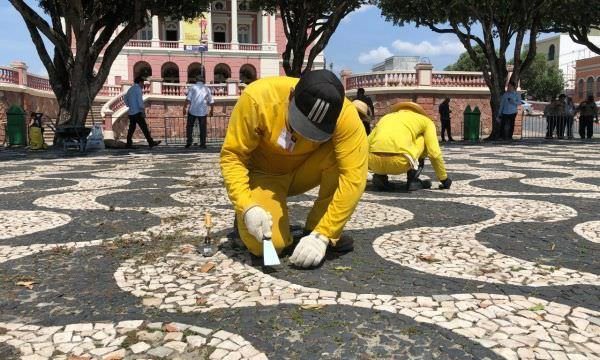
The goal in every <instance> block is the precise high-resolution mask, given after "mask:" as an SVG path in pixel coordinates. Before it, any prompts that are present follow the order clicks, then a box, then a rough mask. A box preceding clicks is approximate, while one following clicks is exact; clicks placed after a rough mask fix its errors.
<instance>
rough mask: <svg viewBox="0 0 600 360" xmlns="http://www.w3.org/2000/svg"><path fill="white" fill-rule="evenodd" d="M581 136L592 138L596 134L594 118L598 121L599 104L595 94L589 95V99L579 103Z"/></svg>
mask: <svg viewBox="0 0 600 360" xmlns="http://www.w3.org/2000/svg"><path fill="white" fill-rule="evenodd" d="M577 110H578V111H579V136H581V138H582V139H586V138H587V139H591V138H592V136H594V120H595V121H596V122H598V106H597V105H596V103H595V102H594V96H593V95H589V96H588V98H587V100H586V101H584V102H582V103H581V104H579V108H578V109H577Z"/></svg>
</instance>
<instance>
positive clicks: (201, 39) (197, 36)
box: [183, 14, 208, 46]
mask: <svg viewBox="0 0 600 360" xmlns="http://www.w3.org/2000/svg"><path fill="white" fill-rule="evenodd" d="M203 15H204V17H199V18H196V19H194V20H192V21H185V22H184V23H183V44H184V45H189V46H194V45H196V46H197V45H201V44H203V43H205V42H206V40H207V39H208V37H207V34H206V26H207V21H206V15H205V14H203Z"/></svg>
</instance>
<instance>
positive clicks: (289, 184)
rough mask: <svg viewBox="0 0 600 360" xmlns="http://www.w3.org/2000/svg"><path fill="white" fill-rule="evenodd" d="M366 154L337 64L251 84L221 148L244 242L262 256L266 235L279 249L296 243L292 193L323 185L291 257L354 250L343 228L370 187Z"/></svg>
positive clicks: (314, 258) (299, 259) (308, 262)
mask: <svg viewBox="0 0 600 360" xmlns="http://www.w3.org/2000/svg"><path fill="white" fill-rule="evenodd" d="M367 156H368V144H367V136H366V134H365V130H364V127H363V124H362V123H361V121H360V118H359V117H358V113H357V111H356V108H355V107H354V106H352V103H351V102H350V100H348V99H346V97H345V96H344V87H343V85H342V83H341V82H340V81H339V79H338V78H337V76H335V74H333V73H332V72H330V71H328V70H315V71H308V72H306V73H305V74H303V75H302V77H301V78H300V79H297V78H291V77H286V76H279V77H270V78H263V79H259V80H256V81H254V82H253V83H252V84H250V85H248V87H246V89H245V90H244V92H243V93H242V95H241V96H240V98H239V100H238V102H237V103H236V105H235V108H234V109H233V112H232V114H231V118H230V121H229V127H228V129H227V134H226V136H225V141H224V143H223V148H222V150H221V172H222V174H223V179H224V181H225V187H226V189H227V193H228V195H229V199H230V200H231V202H232V203H233V206H234V209H235V212H236V218H237V226H238V231H239V234H240V237H241V240H242V242H243V243H244V244H245V245H246V247H247V248H248V250H249V251H250V252H251V253H252V254H254V255H256V256H260V255H262V251H263V250H262V242H263V240H264V239H265V238H270V239H272V241H273V245H275V249H276V250H277V252H279V253H281V252H282V251H283V250H284V249H286V248H292V246H293V239H292V236H291V234H290V228H289V219H288V208H287V197H289V196H294V195H298V194H303V193H305V192H307V191H309V190H310V189H313V188H315V187H319V194H318V196H317V199H316V200H315V203H314V206H313V208H312V209H311V211H310V212H309V214H308V218H307V219H306V225H305V232H304V234H305V236H304V237H302V239H300V242H299V243H298V245H297V246H296V247H295V249H294V251H293V254H292V256H291V257H290V262H291V263H292V264H294V265H296V266H298V267H302V268H308V267H313V266H316V265H318V264H320V263H321V261H322V260H323V258H324V257H325V252H326V250H327V248H328V247H331V249H332V250H333V251H339V252H343V251H350V250H352V249H353V241H352V239H351V238H350V237H347V236H342V230H343V228H344V226H345V225H346V222H347V221H348V220H349V219H350V217H351V216H352V213H353V212H354V209H355V208H356V205H357V204H358V201H359V200H360V197H361V195H362V193H363V191H364V188H365V185H366V181H367V165H368V164H367Z"/></svg>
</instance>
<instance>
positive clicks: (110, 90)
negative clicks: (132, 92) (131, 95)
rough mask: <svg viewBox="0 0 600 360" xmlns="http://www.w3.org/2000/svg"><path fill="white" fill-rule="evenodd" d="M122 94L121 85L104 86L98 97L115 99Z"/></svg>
mask: <svg viewBox="0 0 600 360" xmlns="http://www.w3.org/2000/svg"><path fill="white" fill-rule="evenodd" d="M120 93H121V86H119V85H104V86H103V87H102V89H101V90H100V92H99V93H98V95H100V96H110V97H114V96H117V95H119V94H120Z"/></svg>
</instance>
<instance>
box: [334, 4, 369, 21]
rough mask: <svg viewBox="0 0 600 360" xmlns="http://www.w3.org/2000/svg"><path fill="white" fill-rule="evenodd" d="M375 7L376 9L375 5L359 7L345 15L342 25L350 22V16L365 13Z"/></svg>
mask: <svg viewBox="0 0 600 360" xmlns="http://www.w3.org/2000/svg"><path fill="white" fill-rule="evenodd" d="M375 7H376V6H375V5H361V7H359V8H358V9H356V10H354V11H353V12H351V13H350V14H348V15H346V16H345V17H344V18H343V19H342V23H344V24H348V23H349V22H350V21H352V16H354V15H355V14H358V13H361V12H365V11H369V10H371V9H374V8H375Z"/></svg>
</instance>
